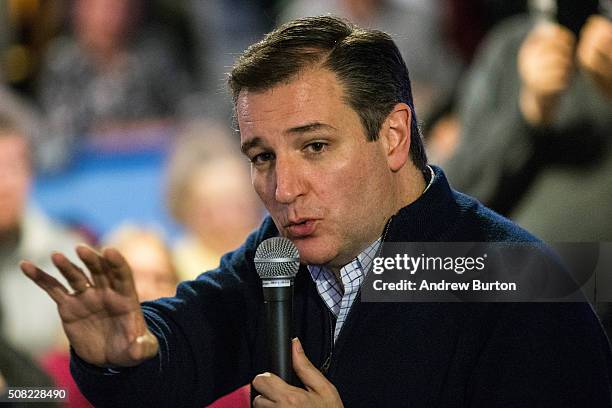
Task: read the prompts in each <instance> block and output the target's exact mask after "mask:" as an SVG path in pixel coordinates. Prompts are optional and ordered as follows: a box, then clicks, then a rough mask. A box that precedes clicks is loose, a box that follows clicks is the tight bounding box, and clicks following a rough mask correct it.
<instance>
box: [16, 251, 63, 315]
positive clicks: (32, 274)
mask: <svg viewBox="0 0 612 408" xmlns="http://www.w3.org/2000/svg"><path fill="white" fill-rule="evenodd" d="M19 267H20V268H21V270H22V271H23V273H24V274H25V275H26V276H27V277H28V278H30V279H31V280H32V281H33V282H34V283H35V284H36V285H38V286H39V287H40V288H41V289H42V290H44V291H45V292H47V294H48V295H49V296H50V297H51V299H53V301H54V302H55V303H57V304H60V303H62V302H64V301H65V300H66V299H67V298H68V297H69V296H70V294H69V293H68V290H67V289H66V288H65V287H64V285H62V284H61V283H59V281H58V280H57V279H55V278H54V277H52V276H51V275H49V274H47V273H46V272H44V271H43V270H42V269H40V268H38V267H36V265H34V264H33V263H32V262H29V261H21V263H20V264H19Z"/></svg>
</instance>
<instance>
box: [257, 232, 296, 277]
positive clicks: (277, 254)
mask: <svg viewBox="0 0 612 408" xmlns="http://www.w3.org/2000/svg"><path fill="white" fill-rule="evenodd" d="M299 267H300V254H299V252H298V250H297V248H296V247H295V245H293V242H291V241H290V240H288V239H287V238H284V237H274V238H268V239H266V240H265V241H263V242H262V243H261V244H259V246H258V247H257V251H255V269H256V270H257V274H258V275H259V277H260V278H261V279H274V278H293V277H295V275H296V274H297V271H298V268H299Z"/></svg>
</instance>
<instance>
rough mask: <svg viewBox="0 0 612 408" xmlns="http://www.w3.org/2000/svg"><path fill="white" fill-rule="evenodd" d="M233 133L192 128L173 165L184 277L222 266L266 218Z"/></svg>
mask: <svg viewBox="0 0 612 408" xmlns="http://www.w3.org/2000/svg"><path fill="white" fill-rule="evenodd" d="M231 137H232V135H231V133H230V132H229V131H228V130H225V128H224V127H222V126H221V125H219V124H214V123H211V122H207V121H198V122H194V123H193V124H191V125H190V126H188V127H187V128H186V129H185V131H184V132H183V134H182V137H180V138H179V139H178V141H177V145H176V148H175V151H174V153H173V155H172V157H171V159H170V162H169V166H168V176H167V178H168V187H167V200H168V207H169V209H170V212H171V213H172V215H173V216H174V218H175V219H176V220H177V221H178V222H179V223H180V224H181V225H182V226H183V227H184V228H185V235H184V236H183V237H182V238H180V239H179V240H178V242H177V243H176V244H175V247H174V260H175V264H176V266H177V268H178V272H179V276H180V277H181V279H182V280H184V279H195V277H196V276H198V275H199V274H200V273H202V272H204V271H208V270H211V269H214V268H216V267H217V266H218V265H219V260H220V259H221V256H222V255H223V254H225V253H227V252H229V251H231V250H233V249H235V248H237V247H238V246H240V245H241V243H242V241H243V239H244V237H245V236H246V235H247V234H248V233H250V232H251V231H252V230H254V229H255V228H256V227H257V226H258V225H259V223H260V222H261V220H262V218H263V208H262V207H261V205H260V203H259V200H258V199H257V196H256V195H255V193H254V192H253V191H252V190H253V189H252V187H251V178H250V175H249V164H248V162H247V161H246V160H244V159H243V158H242V157H241V156H239V155H238V154H237V153H236V152H237V151H238V149H237V147H236V146H233V145H231V143H230V140H231Z"/></svg>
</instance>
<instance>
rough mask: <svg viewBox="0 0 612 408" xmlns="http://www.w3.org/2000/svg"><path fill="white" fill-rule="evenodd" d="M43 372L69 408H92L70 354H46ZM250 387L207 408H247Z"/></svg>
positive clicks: (61, 352)
mask: <svg viewBox="0 0 612 408" xmlns="http://www.w3.org/2000/svg"><path fill="white" fill-rule="evenodd" d="M40 365H41V366H42V368H43V370H45V372H46V373H47V374H49V376H51V378H52V379H53V381H54V382H55V384H56V386H57V387H60V388H64V389H66V390H67V391H68V403H67V404H66V405H65V406H66V407H69V408H92V405H91V404H90V403H89V402H88V401H87V399H86V398H85V397H84V396H83V394H81V392H80V391H79V388H78V387H77V385H76V383H75V382H74V380H73V379H72V375H71V374H70V354H69V353H67V352H65V351H63V350H62V351H60V350H54V351H50V352H48V353H46V354H45V355H43V357H42V358H41V360H40ZM250 398H251V386H250V385H245V386H244V387H241V388H238V389H237V390H236V391H234V392H231V393H229V394H227V395H225V396H223V397H221V398H219V399H218V400H216V401H215V402H213V403H212V404H211V405H209V406H208V408H249V407H250V406H251V405H250V404H251V399H250Z"/></svg>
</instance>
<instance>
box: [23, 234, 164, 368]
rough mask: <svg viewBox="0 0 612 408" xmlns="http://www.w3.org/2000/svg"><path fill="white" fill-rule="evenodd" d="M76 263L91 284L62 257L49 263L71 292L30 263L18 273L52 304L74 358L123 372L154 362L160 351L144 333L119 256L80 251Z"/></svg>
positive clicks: (82, 248)
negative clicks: (80, 262) (52, 302)
mask: <svg viewBox="0 0 612 408" xmlns="http://www.w3.org/2000/svg"><path fill="white" fill-rule="evenodd" d="M76 251H77V254H78V256H79V258H80V259H81V260H82V261H83V263H84V264H85V265H86V266H87V269H89V271H90V273H91V280H90V278H89V277H88V276H87V275H86V274H85V273H84V271H83V270H82V269H81V268H79V267H78V266H77V265H75V264H73V263H72V262H71V261H70V260H69V259H68V258H66V256H64V255H63V254H61V253H53V254H52V255H51V260H52V261H53V264H54V265H55V266H56V267H57V268H58V270H59V271H60V272H61V274H62V275H63V276H64V277H65V278H66V280H67V281H68V284H69V285H70V287H71V288H72V289H73V292H72V293H71V292H69V291H68V289H67V288H66V287H64V285H62V284H61V283H60V282H59V281H58V280H57V279H55V278H53V277H52V276H50V275H49V274H47V273H46V272H44V271H43V270H41V269H39V268H38V267H37V266H36V265H34V264H32V263H31V262H29V261H22V262H21V264H20V266H21V269H22V271H23V272H24V273H25V274H26V276H27V277H28V278H30V279H31V280H32V281H34V283H36V284H37V285H38V286H39V287H40V288H42V289H43V290H44V291H45V292H47V294H48V295H49V296H50V297H51V298H52V299H53V301H55V303H56V304H57V308H58V311H59V315H60V317H61V319H62V324H63V326H64V331H65V332H66V336H67V337H68V340H69V341H70V344H71V346H72V347H73V348H74V351H75V352H76V353H77V355H78V356H79V357H81V358H82V359H83V360H85V361H87V362H88V363H91V364H94V365H97V366H101V367H105V366H121V367H128V366H134V365H138V364H140V363H141V362H143V361H145V360H148V359H150V358H152V357H154V356H155V355H156V354H157V351H158V348H159V345H158V342H157V338H156V337H155V336H154V335H153V334H152V333H151V332H150V331H149V329H148V328H147V325H146V323H145V320H144V316H143V314H142V311H141V309H140V303H139V302H138V296H137V294H136V290H135V287H134V280H133V278H132V272H131V270H130V267H129V266H128V264H127V262H126V261H125V259H124V258H123V256H121V254H120V253H119V252H118V251H117V250H116V249H113V248H107V249H105V250H104V251H103V252H102V253H101V254H100V253H98V252H96V251H94V250H93V249H91V248H89V247H87V246H85V245H79V246H78V247H77V249H76Z"/></svg>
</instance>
